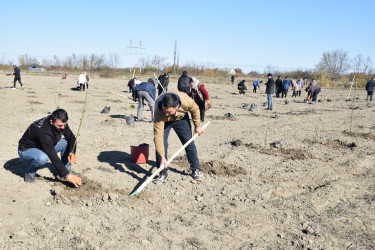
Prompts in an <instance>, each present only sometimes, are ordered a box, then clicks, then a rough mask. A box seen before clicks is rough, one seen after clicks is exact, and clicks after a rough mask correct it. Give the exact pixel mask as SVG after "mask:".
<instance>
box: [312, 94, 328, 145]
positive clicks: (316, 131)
mask: <svg viewBox="0 0 375 250" xmlns="http://www.w3.org/2000/svg"><path fill="white" fill-rule="evenodd" d="M326 92H327V88H326V89H325V91H324V96H323V103H322V109H321V110H320V115H319V119H318V121H317V122H316V126H315V138H314V142H317V141H318V135H319V123H320V121H321V120H322V116H323V110H324V103H325V99H326Z"/></svg>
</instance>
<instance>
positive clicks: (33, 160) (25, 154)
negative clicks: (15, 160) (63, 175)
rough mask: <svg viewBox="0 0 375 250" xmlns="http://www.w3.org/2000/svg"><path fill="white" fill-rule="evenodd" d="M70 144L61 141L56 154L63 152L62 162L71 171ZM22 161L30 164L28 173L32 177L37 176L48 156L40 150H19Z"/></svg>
mask: <svg viewBox="0 0 375 250" xmlns="http://www.w3.org/2000/svg"><path fill="white" fill-rule="evenodd" d="M67 146H68V142H67V141H66V140H65V139H63V138H62V139H61V140H60V141H59V142H58V143H57V144H56V145H55V150H56V152H57V153H58V152H61V161H62V162H63V164H64V165H65V167H66V168H67V169H68V170H70V163H69V161H68V155H69V153H70V152H69V150H66V148H67ZM18 155H19V156H20V159H21V160H22V161H24V162H28V163H30V165H29V166H28V167H27V172H28V173H29V174H31V175H35V173H36V171H37V170H38V169H39V168H40V166H43V165H44V164H46V163H47V161H48V155H47V154H46V153H44V152H43V151H42V150H40V149H38V148H29V149H27V150H25V151H21V150H18Z"/></svg>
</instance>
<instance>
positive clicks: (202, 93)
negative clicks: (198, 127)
mask: <svg viewBox="0 0 375 250" xmlns="http://www.w3.org/2000/svg"><path fill="white" fill-rule="evenodd" d="M190 83H191V86H192V88H191V95H192V98H193V100H194V101H195V103H196V104H197V105H198V107H199V112H200V114H201V115H200V117H201V122H204V114H205V112H206V102H207V103H208V104H210V102H211V101H210V97H209V95H208V92H207V90H206V88H205V87H204V85H203V84H202V83H200V82H199V80H198V79H197V78H195V77H192V78H190Z"/></svg>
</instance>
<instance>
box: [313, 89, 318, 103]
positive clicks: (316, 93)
mask: <svg viewBox="0 0 375 250" xmlns="http://www.w3.org/2000/svg"><path fill="white" fill-rule="evenodd" d="M319 93H320V89H319V90H317V91H315V92H314V93H311V96H312V100H311V101H313V102H316V99H317V98H318V95H319Z"/></svg>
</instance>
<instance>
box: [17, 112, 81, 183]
mask: <svg viewBox="0 0 375 250" xmlns="http://www.w3.org/2000/svg"><path fill="white" fill-rule="evenodd" d="M67 122H68V114H67V112H66V111H65V110H63V109H57V110H55V111H54V112H53V113H52V114H51V115H50V116H46V117H44V118H42V119H39V120H37V121H35V122H33V123H32V124H31V125H30V126H29V127H28V128H27V130H26V132H25V133H24V134H23V136H22V138H21V139H20V140H19V143H18V154H19V156H20V159H21V160H22V161H25V162H28V163H29V166H28V167H27V172H26V174H25V181H26V182H30V183H33V182H35V174H36V171H37V170H38V169H39V168H40V167H41V166H43V165H44V164H46V163H47V161H48V158H49V159H50V160H51V162H52V164H53V165H54V166H55V168H56V170H57V172H58V174H59V175H60V177H63V178H66V180H67V181H68V182H70V183H72V184H73V185H74V186H76V187H78V186H80V185H81V184H82V181H81V178H80V177H79V176H77V175H75V174H74V172H72V173H70V166H71V164H74V163H75V162H76V160H77V158H76V156H75V155H74V152H73V153H70V152H72V150H73V147H74V143H75V139H76V138H75V136H74V134H73V133H72V131H71V130H70V128H69V126H68V123H67ZM62 135H64V137H65V138H61V136H62ZM58 152H61V159H60V158H59V157H58V155H57V153H58Z"/></svg>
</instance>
